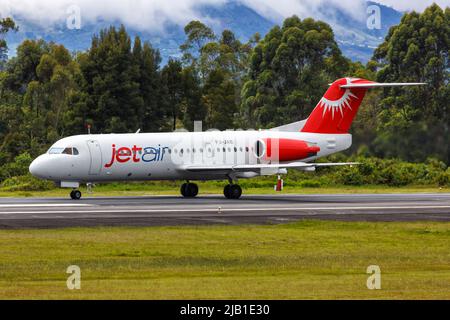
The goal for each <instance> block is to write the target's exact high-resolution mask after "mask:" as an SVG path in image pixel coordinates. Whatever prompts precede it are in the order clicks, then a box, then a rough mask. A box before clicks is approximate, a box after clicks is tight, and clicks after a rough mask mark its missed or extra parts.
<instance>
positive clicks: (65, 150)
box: [48, 147, 80, 156]
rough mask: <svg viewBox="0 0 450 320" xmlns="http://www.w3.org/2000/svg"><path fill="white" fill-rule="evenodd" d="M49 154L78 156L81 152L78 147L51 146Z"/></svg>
mask: <svg viewBox="0 0 450 320" xmlns="http://www.w3.org/2000/svg"><path fill="white" fill-rule="evenodd" d="M48 153H49V154H68V155H74V156H77V155H79V154H80V153H79V152H78V149H77V148H72V147H67V148H50V150H48Z"/></svg>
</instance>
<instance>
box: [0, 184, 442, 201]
mask: <svg viewBox="0 0 450 320" xmlns="http://www.w3.org/2000/svg"><path fill="white" fill-rule="evenodd" d="M271 183H272V181H270V182H269V183H266V185H257V184H252V183H248V182H247V181H243V183H242V189H243V194H244V195H245V194H276V193H279V192H275V191H274V190H273V186H272V185H270V184H271ZM181 184H182V182H167V181H165V182H146V183H113V184H100V185H98V186H96V187H95V188H94V189H93V193H87V191H86V188H85V187H84V186H82V187H81V188H80V190H81V191H82V192H83V196H89V197H96V196H150V195H179V194H180V186H181ZM225 184H226V182H215V181H211V182H198V185H199V190H200V191H199V194H200V195H202V194H222V193H223V187H224V185H225ZM273 184H275V180H274V181H273ZM69 192H70V190H69V189H60V188H58V189H52V190H47V191H9V190H4V189H3V190H2V188H0V198H1V197H68V195H69ZM411 192H450V188H449V187H436V186H429V185H428V186H421V185H416V186H414V185H413V186H405V187H389V186H382V185H364V186H342V185H338V186H334V187H328V186H322V187H298V186H286V187H285V188H284V190H283V193H298V194H316V193H318V194H320V193H322V194H324V193H411ZM0 201H1V200H0Z"/></svg>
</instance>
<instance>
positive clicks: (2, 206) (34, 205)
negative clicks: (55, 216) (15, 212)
mask: <svg viewBox="0 0 450 320" xmlns="http://www.w3.org/2000/svg"><path fill="white" fill-rule="evenodd" d="M21 207H92V205H91V204H87V203H40V204H39V203H24V204H13V203H11V204H0V208H21Z"/></svg>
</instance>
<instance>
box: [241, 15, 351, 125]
mask: <svg viewBox="0 0 450 320" xmlns="http://www.w3.org/2000/svg"><path fill="white" fill-rule="evenodd" d="M348 67H349V61H348V60H347V59H346V58H344V57H343V56H342V54H341V51H340V50H339V48H338V45H337V43H336V41H335V39H334V34H333V31H332V29H331V27H330V26H329V25H328V24H326V23H324V22H322V21H315V20H313V19H311V18H308V19H305V20H303V21H302V20H300V19H299V18H298V17H297V16H293V17H291V18H288V19H286V20H285V21H284V23H283V26H282V27H281V28H280V27H278V26H275V27H274V28H272V30H270V31H269V33H268V34H267V35H266V36H265V37H264V39H263V40H262V41H261V42H259V44H258V45H256V47H255V48H254V50H253V52H252V54H251V56H250V67H249V75H248V80H247V81H246V82H245V83H244V85H243V88H242V105H241V116H242V117H243V119H244V122H245V123H246V124H247V126H253V127H261V126H263V127H266V126H276V125H280V124H283V123H286V122H290V121H298V120H299V119H302V118H306V117H307V116H308V115H309V113H310V112H311V110H312V108H314V106H315V105H316V104H317V102H318V101H319V99H320V98H321V96H322V95H323V92H324V91H325V89H326V86H327V84H328V83H329V82H331V81H333V80H335V79H336V78H338V77H342V75H343V74H345V73H346V72H347V70H348Z"/></svg>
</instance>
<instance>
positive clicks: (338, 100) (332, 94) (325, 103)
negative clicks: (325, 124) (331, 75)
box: [319, 78, 358, 119]
mask: <svg viewBox="0 0 450 320" xmlns="http://www.w3.org/2000/svg"><path fill="white" fill-rule="evenodd" d="M342 80H344V79H342ZM345 81H346V83H345V82H344V81H342V83H337V82H335V83H333V85H332V86H331V87H330V88H329V89H328V90H327V92H326V93H325V95H324V96H323V97H322V99H320V101H319V106H321V107H322V108H323V113H322V117H325V114H326V113H327V112H329V111H331V117H332V118H333V119H334V114H335V113H338V112H339V113H340V114H341V116H342V117H344V109H345V108H348V109H350V110H352V107H351V102H352V100H356V99H358V97H357V96H356V95H354V94H353V93H352V92H351V89H341V88H340V86H341V85H343V84H350V83H351V82H352V78H345Z"/></svg>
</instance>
